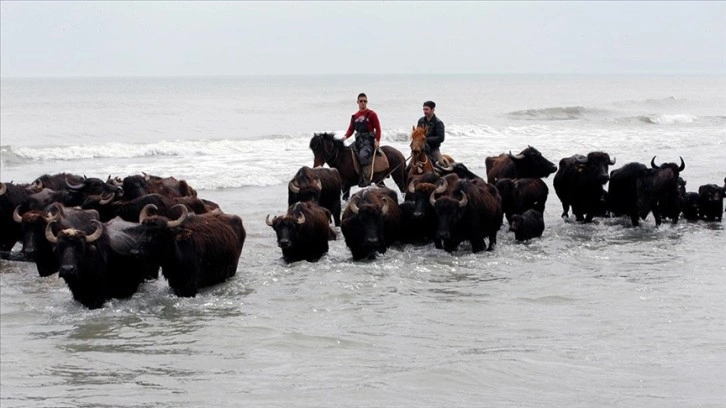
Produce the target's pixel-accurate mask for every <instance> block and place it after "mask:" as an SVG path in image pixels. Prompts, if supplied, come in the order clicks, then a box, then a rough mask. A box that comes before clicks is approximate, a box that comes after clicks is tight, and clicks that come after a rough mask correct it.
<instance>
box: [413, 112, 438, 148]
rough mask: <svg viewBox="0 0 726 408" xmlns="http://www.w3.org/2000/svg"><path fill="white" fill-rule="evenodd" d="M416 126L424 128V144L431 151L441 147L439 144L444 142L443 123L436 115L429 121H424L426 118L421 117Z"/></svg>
mask: <svg viewBox="0 0 726 408" xmlns="http://www.w3.org/2000/svg"><path fill="white" fill-rule="evenodd" d="M417 126H419V127H425V128H426V130H427V133H426V144H427V145H429V147H430V148H431V149H438V148H439V146H441V143H443V141H444V122H442V121H441V119H439V118H438V117H437V116H436V114H434V115H433V116H431V120H430V121H429V120H426V116H422V117H421V119H419V120H418V125H417Z"/></svg>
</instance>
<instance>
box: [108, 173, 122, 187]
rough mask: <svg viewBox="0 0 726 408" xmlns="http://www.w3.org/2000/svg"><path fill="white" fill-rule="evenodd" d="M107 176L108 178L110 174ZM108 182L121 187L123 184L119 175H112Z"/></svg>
mask: <svg viewBox="0 0 726 408" xmlns="http://www.w3.org/2000/svg"><path fill="white" fill-rule="evenodd" d="M108 177H109V178H111V176H110V175H109V176H108ZM109 182H110V183H111V184H113V185H114V186H119V187H121V186H122V185H124V181H123V180H121V177H119V176H116V177H114V178H112V179H110V181H109Z"/></svg>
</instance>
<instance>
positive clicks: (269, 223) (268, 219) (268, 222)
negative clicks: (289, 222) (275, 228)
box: [265, 214, 277, 226]
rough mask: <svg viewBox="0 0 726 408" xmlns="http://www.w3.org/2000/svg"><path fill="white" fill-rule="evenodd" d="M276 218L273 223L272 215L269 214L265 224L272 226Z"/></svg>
mask: <svg viewBox="0 0 726 408" xmlns="http://www.w3.org/2000/svg"><path fill="white" fill-rule="evenodd" d="M275 218H277V217H275ZM275 218H273V219H272V221H270V214H267V217H265V224H267V225H269V226H272V223H273V222H274V221H275Z"/></svg>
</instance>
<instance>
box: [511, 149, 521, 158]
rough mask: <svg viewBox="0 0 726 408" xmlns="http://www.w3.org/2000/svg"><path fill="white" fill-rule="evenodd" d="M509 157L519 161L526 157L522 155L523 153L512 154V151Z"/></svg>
mask: <svg viewBox="0 0 726 408" xmlns="http://www.w3.org/2000/svg"><path fill="white" fill-rule="evenodd" d="M509 157H511V158H512V159H517V160H520V159H524V155H523V154H521V153H520V154H512V151H511V150H510V151H509Z"/></svg>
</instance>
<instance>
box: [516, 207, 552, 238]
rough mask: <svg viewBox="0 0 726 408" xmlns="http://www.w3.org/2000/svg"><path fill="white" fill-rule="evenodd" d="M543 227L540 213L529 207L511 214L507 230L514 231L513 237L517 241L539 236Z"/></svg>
mask: <svg viewBox="0 0 726 408" xmlns="http://www.w3.org/2000/svg"><path fill="white" fill-rule="evenodd" d="M544 228H545V225H544V218H543V217H542V213H541V212H539V211H537V210H535V209H529V210H527V211H525V212H524V213H523V214H515V215H513V216H512V221H511V223H510V224H509V230H510V231H513V232H514V238H515V239H516V240H517V241H526V240H528V239H532V238H536V237H541V236H542V232H543V231H544Z"/></svg>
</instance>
